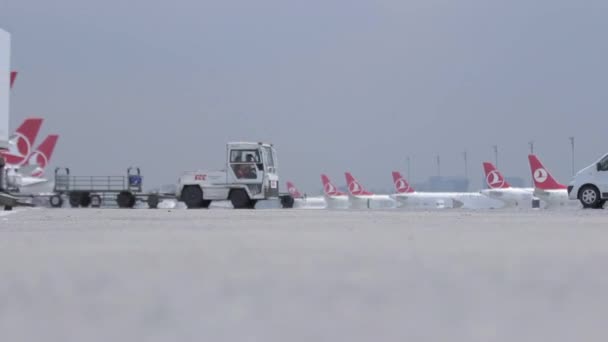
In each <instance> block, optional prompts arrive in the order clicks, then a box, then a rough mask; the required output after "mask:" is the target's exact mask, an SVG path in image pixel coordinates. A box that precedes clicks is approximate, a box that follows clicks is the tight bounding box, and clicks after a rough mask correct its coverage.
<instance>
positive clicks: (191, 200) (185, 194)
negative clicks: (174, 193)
mask: <svg viewBox="0 0 608 342" xmlns="http://www.w3.org/2000/svg"><path fill="white" fill-rule="evenodd" d="M181 200H182V201H183V202H184V203H186V207H188V209H198V208H201V207H202V206H203V190H201V187H200V186H198V185H188V186H186V187H184V190H182V198H181Z"/></svg>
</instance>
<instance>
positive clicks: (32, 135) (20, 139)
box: [4, 118, 42, 166]
mask: <svg viewBox="0 0 608 342" xmlns="http://www.w3.org/2000/svg"><path fill="white" fill-rule="evenodd" d="M40 126H42V119H40V118H29V119H26V120H25V121H23V123H22V124H21V126H19V128H17V131H16V132H15V135H13V136H12V137H11V143H12V144H13V146H14V147H12V148H11V149H10V150H9V151H8V152H5V153H4V158H5V159H6V163H7V164H9V165H15V166H19V165H23V164H24V163H25V162H26V161H27V160H28V157H29V155H30V153H31V152H32V145H34V142H35V141H36V137H37V136H38V132H39V131H40Z"/></svg>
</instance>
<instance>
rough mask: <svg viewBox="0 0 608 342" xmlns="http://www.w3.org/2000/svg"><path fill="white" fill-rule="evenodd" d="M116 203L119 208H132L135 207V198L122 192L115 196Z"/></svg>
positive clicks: (126, 192) (128, 193)
mask: <svg viewBox="0 0 608 342" xmlns="http://www.w3.org/2000/svg"><path fill="white" fill-rule="evenodd" d="M116 203H118V207H119V208H133V207H134V206H135V196H133V194H132V193H130V192H128V191H122V192H121V193H119V194H118V196H116Z"/></svg>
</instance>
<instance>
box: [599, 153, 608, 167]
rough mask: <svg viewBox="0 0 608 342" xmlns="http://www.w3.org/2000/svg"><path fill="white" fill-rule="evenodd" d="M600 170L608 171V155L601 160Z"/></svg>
mask: <svg viewBox="0 0 608 342" xmlns="http://www.w3.org/2000/svg"><path fill="white" fill-rule="evenodd" d="M599 164H600V165H599V168H598V170H599V171H608V156H606V157H604V159H602V160H600V162H599Z"/></svg>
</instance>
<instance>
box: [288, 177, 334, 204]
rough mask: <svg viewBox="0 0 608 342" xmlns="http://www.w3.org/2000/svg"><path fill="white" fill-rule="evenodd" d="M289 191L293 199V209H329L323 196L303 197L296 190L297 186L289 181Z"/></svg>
mask: <svg viewBox="0 0 608 342" xmlns="http://www.w3.org/2000/svg"><path fill="white" fill-rule="evenodd" d="M287 191H288V192H289V194H290V195H291V197H292V198H293V201H294V202H293V207H294V208H297V209H324V208H326V207H327V202H326V201H325V197H322V196H315V197H311V196H306V195H302V193H301V192H300V191H299V190H298V188H296V186H295V185H294V184H293V183H292V182H290V181H288V182H287Z"/></svg>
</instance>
